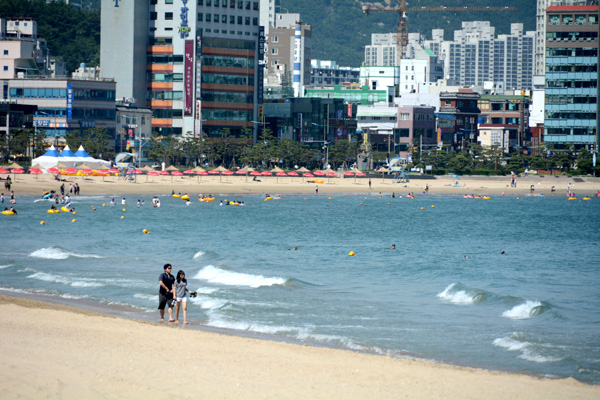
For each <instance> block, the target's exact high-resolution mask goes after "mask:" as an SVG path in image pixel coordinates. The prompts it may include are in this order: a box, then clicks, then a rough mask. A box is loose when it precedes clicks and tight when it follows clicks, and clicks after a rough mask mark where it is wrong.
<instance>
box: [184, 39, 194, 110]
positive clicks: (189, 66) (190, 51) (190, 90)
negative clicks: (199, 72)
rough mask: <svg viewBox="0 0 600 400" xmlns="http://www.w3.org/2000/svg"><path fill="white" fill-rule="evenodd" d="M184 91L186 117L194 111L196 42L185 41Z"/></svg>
mask: <svg viewBox="0 0 600 400" xmlns="http://www.w3.org/2000/svg"><path fill="white" fill-rule="evenodd" d="M183 65H184V71H183V72H184V78H183V79H184V90H185V108H184V114H185V115H192V113H193V110H194V41H193V40H186V41H185V58H184V64H183Z"/></svg>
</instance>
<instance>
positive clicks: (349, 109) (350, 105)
mask: <svg viewBox="0 0 600 400" xmlns="http://www.w3.org/2000/svg"><path fill="white" fill-rule="evenodd" d="M347 106H348V112H347V114H346V116H347V117H348V118H352V104H347Z"/></svg>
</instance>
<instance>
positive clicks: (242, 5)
mask: <svg viewBox="0 0 600 400" xmlns="http://www.w3.org/2000/svg"><path fill="white" fill-rule="evenodd" d="M238 9H240V10H243V9H244V2H243V1H242V0H238Z"/></svg>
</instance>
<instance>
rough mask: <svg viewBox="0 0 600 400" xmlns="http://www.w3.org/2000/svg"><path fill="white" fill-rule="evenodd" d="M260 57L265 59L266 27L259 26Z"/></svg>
mask: <svg viewBox="0 0 600 400" xmlns="http://www.w3.org/2000/svg"><path fill="white" fill-rule="evenodd" d="M258 59H259V60H264V59H265V27H264V26H259V27H258Z"/></svg>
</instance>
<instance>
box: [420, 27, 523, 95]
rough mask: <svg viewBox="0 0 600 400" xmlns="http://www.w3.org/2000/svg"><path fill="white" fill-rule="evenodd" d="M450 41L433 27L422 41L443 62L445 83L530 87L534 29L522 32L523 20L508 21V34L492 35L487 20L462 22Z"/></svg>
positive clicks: (493, 29) (492, 29)
mask: <svg viewBox="0 0 600 400" xmlns="http://www.w3.org/2000/svg"><path fill="white" fill-rule="evenodd" d="M462 27H463V29H462V30H459V31H455V32H454V40H453V41H442V42H439V40H440V39H443V32H440V31H441V30H439V29H436V30H434V31H433V38H434V40H432V41H428V42H426V45H427V46H429V48H430V49H432V50H433V51H434V52H435V50H434V49H436V48H437V49H438V50H437V51H438V53H436V54H437V55H438V56H439V58H440V59H441V60H442V61H443V63H444V75H445V76H446V78H447V79H448V84H449V85H460V86H483V84H484V82H490V81H491V82H495V83H496V84H497V85H498V86H502V87H504V88H506V89H516V90H519V89H531V87H532V77H533V60H534V38H535V32H533V31H532V32H524V31H523V24H511V33H510V34H509V35H498V37H495V28H494V27H493V26H490V23H489V22H488V21H472V22H463V23H462Z"/></svg>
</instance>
